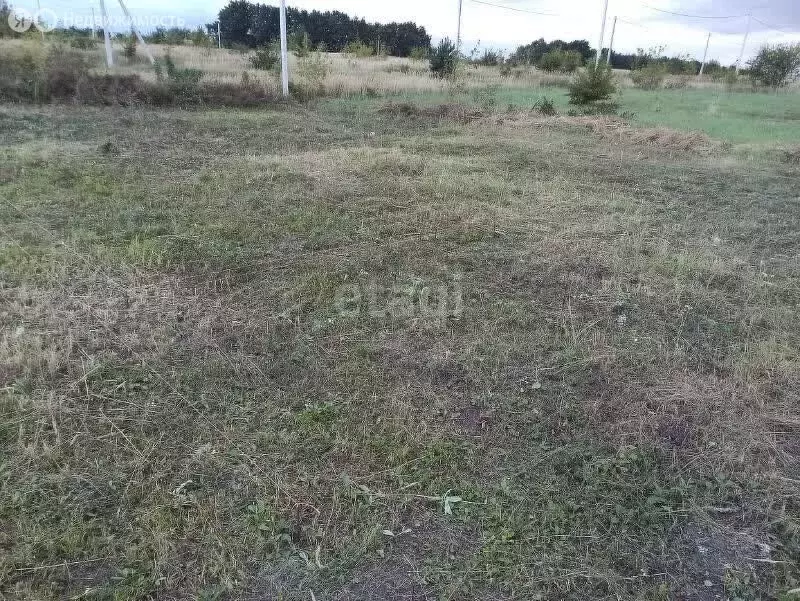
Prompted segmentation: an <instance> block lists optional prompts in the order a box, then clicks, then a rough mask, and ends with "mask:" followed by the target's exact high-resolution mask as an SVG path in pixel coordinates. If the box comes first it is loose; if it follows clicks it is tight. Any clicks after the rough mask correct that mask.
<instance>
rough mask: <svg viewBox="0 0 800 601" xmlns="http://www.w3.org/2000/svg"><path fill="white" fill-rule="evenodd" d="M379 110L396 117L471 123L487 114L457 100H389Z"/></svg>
mask: <svg viewBox="0 0 800 601" xmlns="http://www.w3.org/2000/svg"><path fill="white" fill-rule="evenodd" d="M378 112H380V113H383V114H385V115H392V116H395V117H416V118H422V119H433V120H445V121H456V122H458V123H470V122H472V121H477V120H478V119H482V118H483V117H485V116H486V113H485V112H484V111H482V110H481V109H478V108H475V107H472V106H466V105H464V104H459V103H455V102H450V103H447V102H446V103H443V104H437V105H434V106H419V105H417V104H414V103H413V102H387V103H386V104H384V105H383V106H381V107H380V109H378Z"/></svg>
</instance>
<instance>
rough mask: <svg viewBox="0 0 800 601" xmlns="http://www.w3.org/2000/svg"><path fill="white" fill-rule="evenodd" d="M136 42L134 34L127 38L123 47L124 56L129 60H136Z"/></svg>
mask: <svg viewBox="0 0 800 601" xmlns="http://www.w3.org/2000/svg"><path fill="white" fill-rule="evenodd" d="M136 42H137V39H136V36H135V35H134V34H133V33H131V34H130V35H129V36H126V37H125V42H124V43H123V45H122V54H123V56H124V57H125V58H127V59H128V60H133V59H134V58H136Z"/></svg>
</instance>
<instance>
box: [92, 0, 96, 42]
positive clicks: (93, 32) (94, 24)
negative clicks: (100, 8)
mask: <svg viewBox="0 0 800 601" xmlns="http://www.w3.org/2000/svg"><path fill="white" fill-rule="evenodd" d="M96 37H97V17H95V16H94V6H93V7H92V39H95V38H96Z"/></svg>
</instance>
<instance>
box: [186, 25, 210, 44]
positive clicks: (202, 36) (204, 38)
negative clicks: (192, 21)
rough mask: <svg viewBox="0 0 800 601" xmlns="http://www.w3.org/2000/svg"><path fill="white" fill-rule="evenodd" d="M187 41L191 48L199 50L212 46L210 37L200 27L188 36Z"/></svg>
mask: <svg viewBox="0 0 800 601" xmlns="http://www.w3.org/2000/svg"><path fill="white" fill-rule="evenodd" d="M189 41H190V42H191V43H192V45H193V46H198V47H200V48H210V47H211V46H212V44H213V42H212V41H211V37H210V36H209V35H208V33H207V32H206V31H203V28H202V27H198V28H197V29H195V30H194V31H193V32H192V33H190V34H189Z"/></svg>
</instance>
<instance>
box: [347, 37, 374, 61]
mask: <svg viewBox="0 0 800 601" xmlns="http://www.w3.org/2000/svg"><path fill="white" fill-rule="evenodd" d="M343 52H344V53H345V54H349V55H351V56H356V57H358V58H367V57H368V56H372V55H373V54H375V49H374V48H373V47H372V46H370V45H369V44H365V43H364V42H362V41H361V40H356V41H355V42H350V43H348V44H347V46H345V47H344V50H343Z"/></svg>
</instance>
